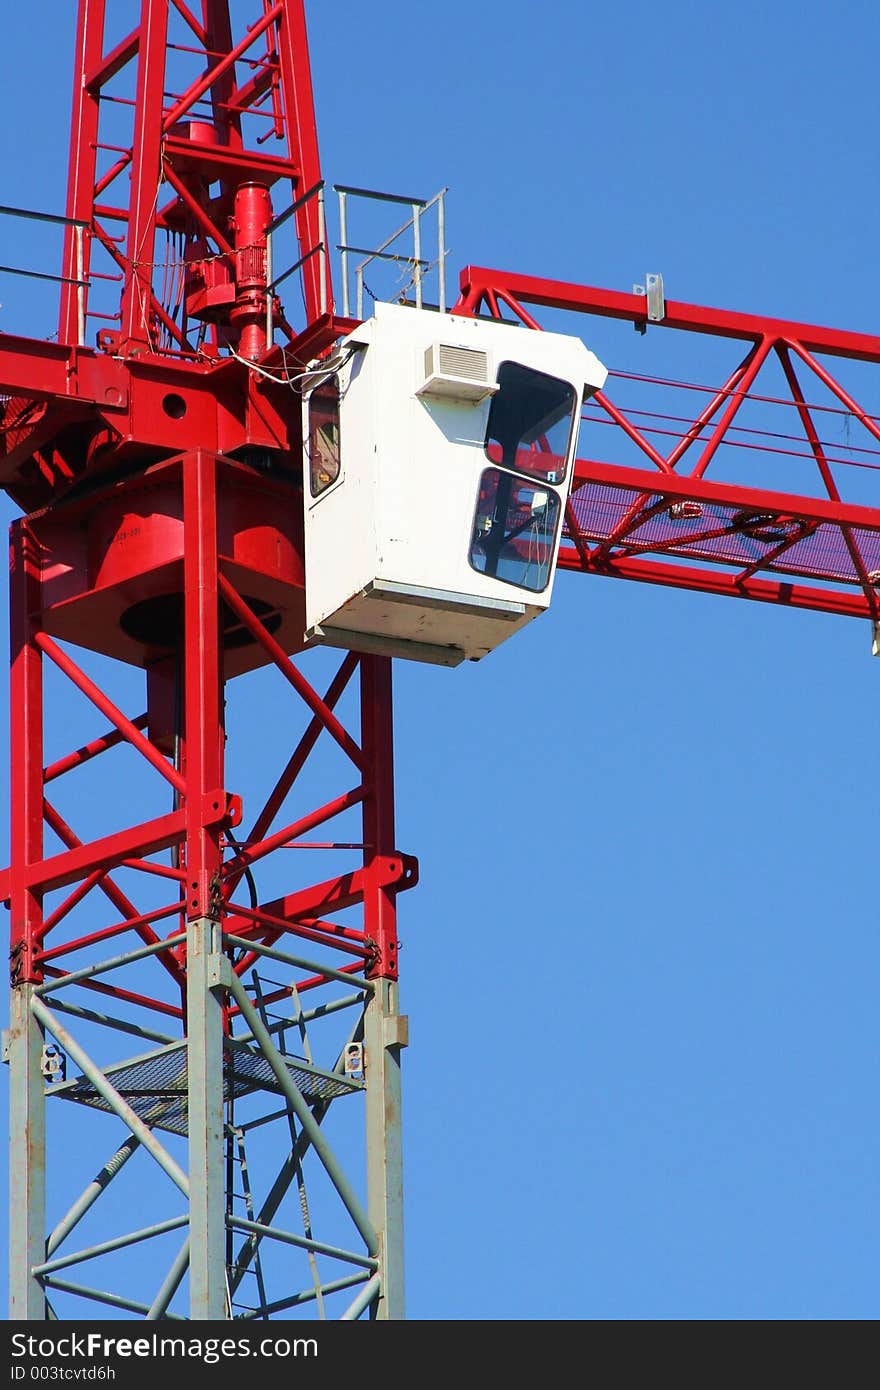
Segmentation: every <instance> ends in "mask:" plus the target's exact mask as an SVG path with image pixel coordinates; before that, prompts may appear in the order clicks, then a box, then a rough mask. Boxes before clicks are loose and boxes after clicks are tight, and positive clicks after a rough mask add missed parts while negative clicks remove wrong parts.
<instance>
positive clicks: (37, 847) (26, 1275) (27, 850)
mask: <svg viewBox="0 0 880 1390" xmlns="http://www.w3.org/2000/svg"><path fill="white" fill-rule="evenodd" d="M11 542H12V554H11V561H12V563H11V575H10V609H11V612H10V619H11V623H10V626H11V638H12V689H11V696H12V699H11V703H10V711H9V716H10V726H11V734H12V768H11V782H12V786H11V792H12V817H11V819H12V827H11V829H12V863H11V867H10V878H9V898H10V908H11V910H12V922H11V932H10V935H11V940H10V952H9V958H10V981H11V985H12V989H11V994H10V1000H9V1034H8V1061H9V1316H10V1318H13V1319H16V1320H17V1319H20V1318H23V1319H35V1318H44V1317H45V1316H46V1306H45V1298H44V1294H43V1290H42V1288H41V1286H40V1284H39V1281H38V1280H37V1279H36V1278H34V1276H33V1275H32V1273H31V1271H32V1269H33V1268H34V1266H35V1265H36V1264H38V1263H39V1262H40V1260H42V1259H43V1258H44V1257H45V1249H46V1120H45V1102H44V1096H43V1089H44V1081H43V1074H42V1071H43V1069H42V1055H43V1034H42V1030H41V1029H40V1027H39V1025H38V1023H37V1021H36V1019H35V1018H34V1016H33V1013H32V1012H31V1004H32V1001H33V996H34V990H35V988H36V986H37V985H38V984H39V983H40V981H41V980H42V972H41V971H40V970H39V968H38V967H37V966H35V964H34V952H35V950H36V949H37V946H38V931H39V928H40V925H41V920H42V912H43V905H42V894H41V893H40V892H35V891H34V890H33V889H32V888H30V887H29V886H28V882H27V878H28V869H29V868H30V867H31V865H35V864H39V862H40V861H41V859H42V857H43V682H42V663H41V655H40V651H39V648H38V647H37V645H36V643H35V641H34V638H35V636H36V632H37V627H38V625H39V622H40V567H39V566H40V556H39V551H38V549H37V546H36V543H35V540H34V536H33V533H32V532H31V530H30V527H29V526H28V523H27V521H26V520H22V521H17V522H15V523H14V525H13V526H12V532H11Z"/></svg>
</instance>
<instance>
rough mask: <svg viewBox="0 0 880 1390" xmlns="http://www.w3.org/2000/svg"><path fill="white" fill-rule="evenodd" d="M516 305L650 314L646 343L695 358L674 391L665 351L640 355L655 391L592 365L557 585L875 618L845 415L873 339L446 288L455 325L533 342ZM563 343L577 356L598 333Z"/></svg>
mask: <svg viewBox="0 0 880 1390" xmlns="http://www.w3.org/2000/svg"><path fill="white" fill-rule="evenodd" d="M525 305H530V306H531V305H538V306H542V307H544V308H548V309H551V310H560V309H562V310H570V311H573V312H577V313H581V314H589V315H592V316H596V317H598V318H603V319H616V320H621V321H624V322H626V321H628V322H630V323H632V324H633V325H634V326H635V327H636V328H637V329H638V330H639V331H640V332H642V333H644V331H645V329H646V328H647V327H648V322H649V313H651V324H650V326H651V330H652V334H653V329H654V326H655V324H656V326H659V327H663V328H673V329H677V330H679V332H680V333H681V334H686V335H688V336H689V340H690V342H691V343H692V344H693V345H694V347H696V348H698V351H695V352H692V355H691V358H690V360H688V365H687V366H686V367H685V369H684V370H685V372H686V373H687V376H686V378H685V379H681V378H679V379H676V378H673V377H672V376H671V375H670V368H669V366H668V362H669V361H670V360H672V353H671V348H672V346H673V344H672V343H671V340H670V339H669V338H668V337H666V335H663V337H662V339H659V338H656V337H655V338H653V339H652V341H653V342H654V344H655V345H656V344H658V343H659V350H660V352H661V353H662V354H663V355H662V356H661V358H660V361H661V362H662V363H664V368H663V374H662V375H660V374H652V373H651V372H650V370H648V369H642V370H639V371H633V370H625V369H624V368H623V363H622V361H620V362H619V361H615V360H614V359H611V360H610V361H609V362H608V365H609V366H610V367H611V371H610V373H609V380H608V384H607V387H606V389H605V390H604V391H599V392H597V393H596V395H595V396H594V397H593V398H592V400H590V401H589V402H588V404H587V405H586V406H585V410H584V417H583V423H582V432H581V447H580V452H581V453H582V454H583V453H586V452H587V451H589V454H590V457H581V458H579V459H578V461H577V464H576V468H575V475H574V479H573V484H572V495H571V500H570V502H569V505H568V508H567V511H566V525H565V532H564V542H563V546H562V549H561V551H560V557H559V565H560V568H562V569H573V570H580V571H582V572H584V573H593V574H605V575H610V576H615V577H618V578H623V579H640V580H646V581H648V582H652V583H657V584H664V585H668V586H673V587H678V588H685V589H696V590H702V591H705V592H709V593H717V594H727V595H729V596H732V597H740V598H752V599H760V600H762V601H764V602H770V603H782V604H786V605H789V606H795V607H802V608H812V609H818V610H820V611H822V612H827V613H841V614H846V615H848V616H852V617H867V618H870V619H872V620H875V621H876V620H877V619H878V617H880V600H878V585H880V509H878V507H877V505H876V500H877V497H880V488H877V487H876V486H875V479H874V474H875V473H876V471H877V470H878V469H880V420H878V418H877V417H875V416H874V415H873V414H871V413H870V412H869V411H868V410H866V409H865V408H864V407H863V406H862V405H861V404H860V403H859V398H858V397H859V395H861V396H863V397H864V394H865V391H866V389H867V390H868V391H870V390H871V381H870V375H869V374H871V369H873V374H876V368H877V365H878V364H880V338H877V337H872V336H870V335H868V334H861V333H848V332H843V331H839V330H834V329H827V328H819V327H813V326H810V325H807V324H801V323H792V322H788V321H785V320H780V319H773V318H767V317H761V316H756V315H749V314H741V313H732V312H727V311H723V310H718V309H710V308H705V307H700V306H696V305H691V304H680V303H674V302H672V301H666V302H665V303H663V305H662V317H661V318H659V319H658V318H657V317H656V311H653V312H652V311H651V306H649V302H648V300H647V298H646V297H645V296H644V295H643V294H639V293H633V294H621V293H617V292H614V291H607V290H600V289H595V288H592V287H590V286H582V285H573V284H566V283H562V282H559V281H551V280H544V279H538V278H535V277H531V276H523V275H513V274H508V273H506V272H503V271H495V270H485V269H482V268H475V267H468V268H467V269H466V270H465V271H464V272H463V273H462V277H461V297H460V299H459V303H458V305H457V309H456V312H458V313H478V312H486V311H488V312H489V313H490V314H492V315H493V316H494V317H498V318H502V317H503V318H511V317H512V318H513V319H515V320H519V321H520V322H522V323H524V324H526V325H528V326H529V327H533V328H537V327H539V326H540V325H539V324H538V323H537V322H536V320H535V319H534V318H533V316H532V314H531V313H530V312H529V311H528V310H527V309H526V308H525V307H524V306H525ZM553 326H554V328H555V327H556V324H555V323H554V325H553ZM563 331H571V329H569V328H568V326H567V325H565V326H564V328H563ZM575 331H582V332H583V336H584V337H585V338H587V340H588V342H590V344H591V345H595V344H594V340H595V337H596V332H597V331H598V330H591V331H583V330H579V329H575ZM603 331H604V330H603ZM693 335H700V337H699V338H694V336H693ZM708 338H711V339H713V340H714V341H713V342H712V343H708V342H707V339H708ZM679 346H680V345H679V344H675V347H676V349H678V348H679ZM685 346H687V345H686V344H685ZM603 351H604V356H605V358H606V360H608V353H607V350H604V349H603ZM725 353H727V354H728V358H727V359H725V356H724V354H725ZM629 355H630V354H629V353H627V356H629ZM829 359H830V361H829ZM674 360H675V361H676V362H680V361H681V355H680V352H678V351H677V352H676V356H675V358H674ZM686 360H687V359H686ZM707 362H710V363H711V366H707ZM695 364H696V365H695ZM639 365H640V366H641V365H642V363H641V361H640V363H639ZM710 373H711V375H710ZM716 373H717V375H716ZM844 373H845V374H846V384H844ZM707 378H708V379H707ZM874 390H875V391H876V382H874ZM603 426H604V427H608V428H603ZM585 444H586V446H587V448H585V447H584V446H585Z"/></svg>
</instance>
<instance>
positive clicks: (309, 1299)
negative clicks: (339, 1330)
mask: <svg viewBox="0 0 880 1390" xmlns="http://www.w3.org/2000/svg"><path fill="white" fill-rule="evenodd" d="M366 1278H367V1275H366V1274H348V1275H346V1277H345V1278H344V1279H331V1281H330V1283H329V1284H322V1285H321V1296H322V1297H323V1298H326V1296H327V1294H329V1293H338V1292H339V1291H340V1289H351V1288H354V1286H355V1285H356V1284H362V1283H363V1282H364V1280H365V1279H366ZM317 1297H318V1291H317V1290H316V1289H303V1291H302V1293H295V1294H291V1295H290V1296H289V1297H288V1298H276V1300H275V1302H274V1303H267V1304H266V1306H265V1308H255V1309H254V1311H253V1312H249V1313H242V1314H240V1315H239V1316H240V1317H241V1318H242V1319H243V1320H247V1319H250V1318H262V1317H270V1316H271V1315H272V1313H283V1312H284V1310H285V1309H286V1308H297V1307H299V1305H300V1304H301V1303H313V1302H314V1301H315V1299H316V1298H317Z"/></svg>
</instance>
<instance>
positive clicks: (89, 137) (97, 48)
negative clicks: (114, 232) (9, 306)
mask: <svg viewBox="0 0 880 1390" xmlns="http://www.w3.org/2000/svg"><path fill="white" fill-rule="evenodd" d="M105 5H106V0H80V8H79V22H78V27H77V37H76V58H75V60H74V67H73V111H72V114H71V121H70V163H69V166H68V174H67V216H68V217H73V218H76V219H77V220H78V221H80V222H91V220H92V204H93V202H94V190H95V169H96V161H97V155H98V118H99V113H100V98H99V94H98V92H97V91H93V90H90V89H89V87H88V86H87V83H86V78H87V76H88V74H89V73H93V72H96V71H97V70H98V65H99V63H100V61H101V57H102V55H103V45H104V9H105ZM88 264H89V236H88V234H86V233H83V234H82V266H80V264H79V257H78V255H77V234H76V231H75V229H74V228H73V227H68V228H67V229H66V231H65V234H64V269H63V271H62V274H63V275H64V277H65V280H64V283H63V284H62V286H61V310H60V314H59V319H58V341H59V343H75V342H77V340H78V332H79V312H78V308H79V287H78V286H77V285H75V284H73V283H71V282H72V281H74V280H76V279H77V278H78V274H79V271H80V269H82V272H83V276H84V278H86V279H87V278H88V274H87V271H88Z"/></svg>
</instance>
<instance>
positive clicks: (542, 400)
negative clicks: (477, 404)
mask: <svg viewBox="0 0 880 1390" xmlns="http://www.w3.org/2000/svg"><path fill="white" fill-rule="evenodd" d="M576 403H577V395H576V392H575V390H574V387H573V386H572V385H571V384H570V383H569V382H567V381H559V380H558V379H557V378H556V377H552V376H546V375H545V374H544V373H543V372H536V371H534V370H533V369H532V368H531V367H523V366H521V364H520V363H519V362H502V363H501V365H500V367H499V368H498V390H497V391H496V393H495V395H494V396H493V397H492V404H491V406H490V408H489V422H488V425H487V427H486V456H487V457H488V459H489V460H490V462H492V463H496V464H500V465H501V467H502V468H512V469H514V470H515V471H516V472H517V473H528V474H529V475H530V476H531V477H533V478H541V479H542V480H543V481H544V482H547V483H553V484H556V485H558V484H559V483H561V482H562V480H563V478H564V477H565V466H566V459H567V457H568V451H569V445H570V443H571V435H572V430H573V428H574V412H575V405H576Z"/></svg>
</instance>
